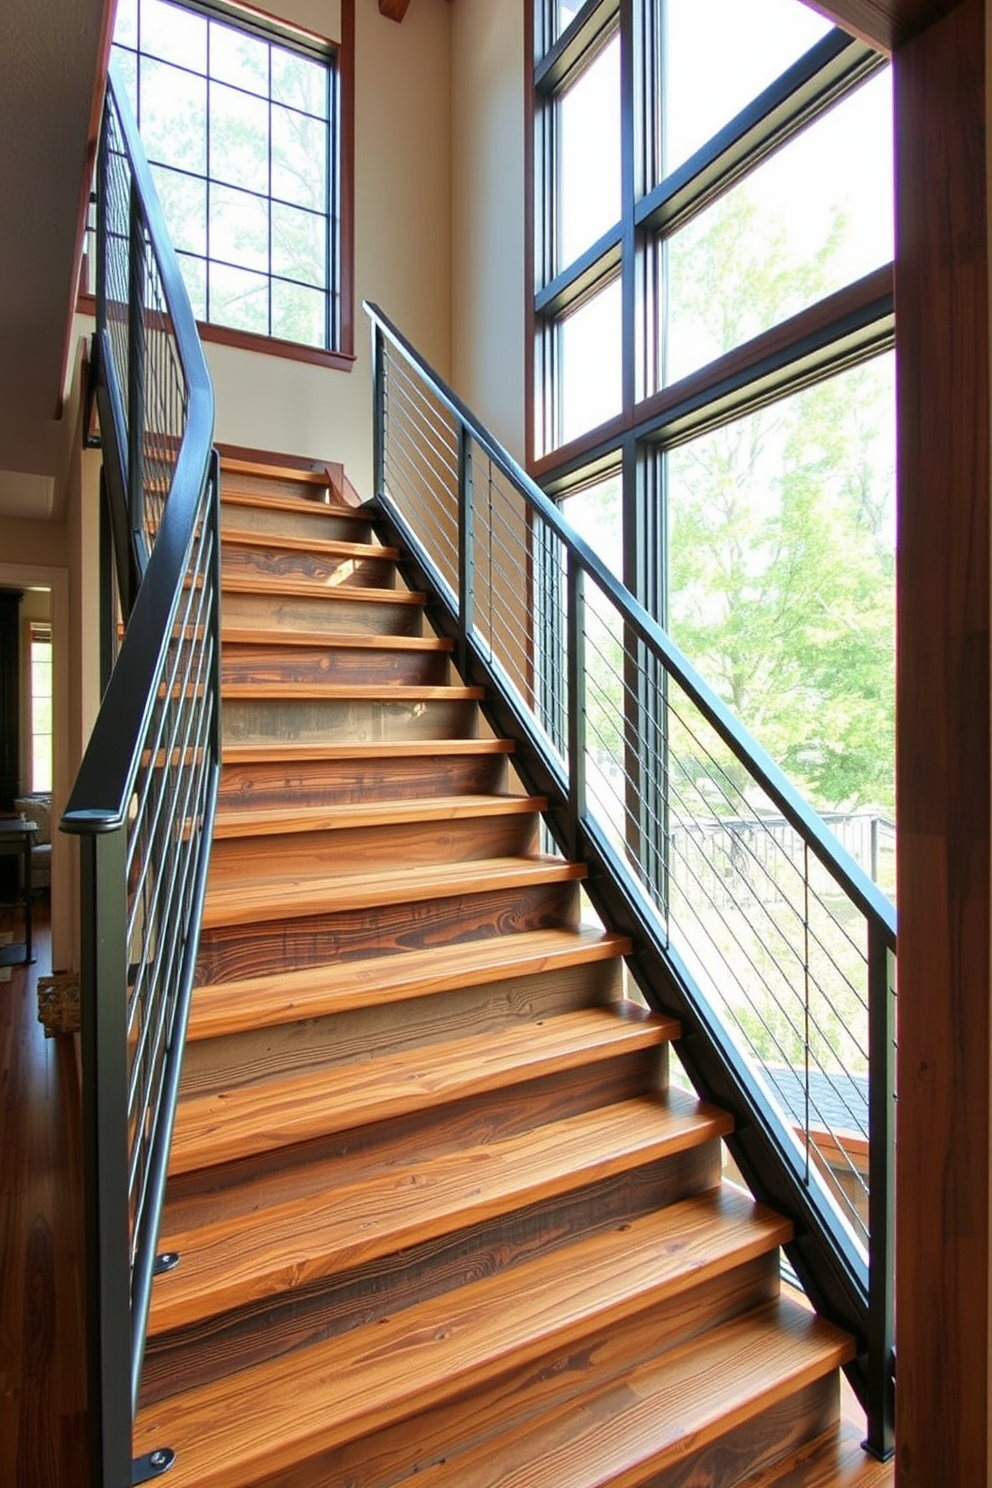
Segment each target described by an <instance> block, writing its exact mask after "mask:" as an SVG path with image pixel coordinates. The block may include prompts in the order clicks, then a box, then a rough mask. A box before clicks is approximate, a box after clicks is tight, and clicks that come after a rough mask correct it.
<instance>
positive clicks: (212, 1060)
mask: <svg viewBox="0 0 992 1488" xmlns="http://www.w3.org/2000/svg"><path fill="white" fill-rule="evenodd" d="M377 959H378V962H379V965H380V966H382V965H383V964H384V959H388V958H382V957H379V958H377ZM484 975H485V973H484V972H483V973H480V976H478V977H476V978H475V979H473V980H472V981H468V982H466V983H465V984H464V985H462V986H459V987H454V988H452V989H451V990H450V991H446V992H435V993H433V994H432V995H431V996H429V997H420V998H414V999H411V1000H409V1001H406V1002H396V1001H389V999H388V998H387V999H385V1000H384V1001H383V1002H381V1003H378V1002H367V1003H366V1004H365V1006H361V1005H358V1006H356V1007H354V1008H347V1009H339V1010H338V1011H336V1012H334V1013H330V1014H328V1015H326V1016H320V1017H314V1018H295V1019H292V1020H290V1021H287V1020H285V1019H283V1020H280V1021H279V1022H277V1023H269V1024H263V1025H262V1026H261V1027H258V1028H254V1027H252V1028H244V1029H243V1030H242V1031H241V1032H235V1031H231V1032H226V1033H224V1034H222V1035H220V1036H219V1037H216V1038H211V1039H208V1040H202V1039H197V1040H194V1041H192V1042H190V1043H189V1044H188V1045H187V1048H186V1058H185V1060H184V1062H183V1090H184V1091H185V1092H187V1093H188V1094H194V1093H196V1094H204V1093H205V1092H207V1091H209V1090H218V1089H223V1088H224V1087H225V1086H228V1085H232V1084H241V1083H245V1082H247V1081H250V1080H257V1079H270V1078H274V1077H276V1076H279V1077H282V1076H283V1075H289V1074H297V1073H303V1072H305V1071H308V1070H313V1069H316V1068H319V1067H324V1068H328V1069H329V1068H331V1067H333V1066H336V1065H340V1064H344V1063H347V1062H348V1061H349V1060H354V1059H364V1058H367V1057H368V1052H369V1050H370V1049H375V1050H376V1051H377V1052H378V1053H379V1054H394V1053H398V1052H399V1051H401V1050H404V1049H417V1048H420V1049H425V1050H430V1048H431V1046H432V1045H433V1044H435V1043H443V1042H445V1041H446V1040H448V1039H451V1038H459V1037H461V1036H462V1034H464V1032H465V1031H466V1030H467V1029H471V1030H472V1032H473V1033H474V1034H476V1035H479V1036H482V1035H485V1034H486V1033H489V1032H495V1031H496V1030H498V1029H501V1028H506V1027H509V1026H510V1025H512V1024H514V1023H526V1022H531V1023H535V1022H538V1021H540V1020H541V1019H544V1018H553V1017H557V1016H558V1014H560V1013H570V1012H575V1011H576V1010H577V1009H579V1008H589V1007H606V1006H609V1005H610V1004H612V1003H614V1002H618V1001H620V1000H621V999H622V988H623V980H622V973H621V968H620V965H619V964H618V963H617V962H616V961H593V962H590V963H588V964H586V965H578V966H566V967H563V968H561V969H559V970H546V971H541V972H537V973H536V974H534V975H531V976H524V977H516V978H512V979H508V980H503V981H496V982H493V983H489V982H486V981H485V980H484V979H483V978H484ZM662 1064H663V1061H659V1083H660V1081H661V1075H662Z"/></svg>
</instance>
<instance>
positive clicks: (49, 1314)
mask: <svg viewBox="0 0 992 1488" xmlns="http://www.w3.org/2000/svg"><path fill="white" fill-rule="evenodd" d="M0 926H2V927H3V928H10V929H15V926H14V924H13V917H8V915H7V912H6V911H0ZM35 932H36V935H37V952H38V960H37V961H36V962H35V963H34V965H32V966H27V967H21V966H15V967H13V968H12V975H11V980H10V982H9V983H7V984H5V985H3V986H2V987H0V1483H3V1484H4V1485H8V1484H9V1485H10V1488H86V1485H87V1483H88V1474H87V1468H86V1427H85V1379H84V1374H83V1366H82V1356H83V1349H84V1336H85V1335H84V1319H83V1297H82V1291H83V1276H82V1254H83V1215H82V1194H81V1188H80V1161H81V1156H80V1143H81V1138H80V1131H79V1092H78V1086H77V1080H76V1071H75V1060H74V1052H73V1046H72V1042H71V1040H69V1039H65V1038H59V1039H46V1038H45V1036H44V1032H43V1030H42V1027H41V1025H40V1024H39V1022H38V1018H37V981H38V975H39V973H41V972H47V971H49V970H50V969H51V949H50V945H51V942H50V935H49V926H48V907H47V904H45V903H43V902H42V901H39V902H38V903H37V904H36V906H35Z"/></svg>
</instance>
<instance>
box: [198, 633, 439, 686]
mask: <svg viewBox="0 0 992 1488" xmlns="http://www.w3.org/2000/svg"><path fill="white" fill-rule="evenodd" d="M383 639H384V640H390V641H392V640H396V641H400V642H401V643H404V644H400V645H369V644H365V645H358V646H355V645H349V644H348V638H347V637H345V636H334V637H332V638H331V639H330V641H328V640H326V639H325V638H323V637H317V638H314V637H310V636H306V634H305V633H304V634H303V635H301V634H300V633H299V632H295V633H294V635H293V636H292V637H286V636H279V638H278V639H275V640H273V641H256V640H252V641H245V640H241V639H240V638H239V637H238V636H237V635H235V634H226V635H225V636H224V639H223V649H222V651H221V669H222V676H223V680H224V681H225V682H228V683H230V682H242V683H263V682H284V683H288V682H303V683H307V682H320V681H327V682H348V681H354V682H356V683H360V684H366V685H368V684H372V683H375V684H377V685H379V686H381V687H396V686H408V687H410V686H413V687H440V686H443V685H444V684H445V683H446V682H448V681H450V680H451V679H450V675H449V672H450V664H449V651H448V649H447V648H446V647H444V646H441V645H432V644H431V643H430V640H429V639H428V638H426V637H425V638H423V641H422V642H421V637H419V636H389V637H384V638H383ZM434 639H436V637H435V638H434Z"/></svg>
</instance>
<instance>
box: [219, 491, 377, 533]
mask: <svg viewBox="0 0 992 1488" xmlns="http://www.w3.org/2000/svg"><path fill="white" fill-rule="evenodd" d="M220 530H221V540H222V541H223V540H224V536H225V533H228V534H229V533H230V532H232V531H239V532H255V533H259V534H271V535H272V537H273V538H274V539H275V540H276V541H278V539H279V538H280V537H283V536H285V537H298V538H304V539H310V538H312V539H313V541H314V542H351V543H367V542H370V541H371V539H372V524H371V522H369V521H368V520H367V519H361V518H358V517H357V516H354V515H352V514H351V513H350V512H347V511H345V512H342V511H341V509H340V507H338V506H337V504H336V503H324V502H321V501H314V500H312V499H311V500H307V499H305V498H302V497H301V498H299V499H298V500H297V502H296V509H295V510H293V511H287V510H286V509H285V508H284V507H281V506H278V505H276V504H267V503H266V501H265V498H264V496H259V495H257V494H256V495H255V496H254V497H251V496H249V494H248V493H242V492H233V491H225V490H223V489H222V490H221V504H220Z"/></svg>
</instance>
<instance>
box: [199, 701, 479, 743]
mask: <svg viewBox="0 0 992 1488" xmlns="http://www.w3.org/2000/svg"><path fill="white" fill-rule="evenodd" d="M221 711H222V719H223V730H224V739H225V742H229V743H231V744H272V745H275V746H277V747H278V745H279V744H281V743H284V742H293V743H298V744H306V743H317V742H319V741H322V740H323V741H328V742H332V743H333V742H334V741H335V740H342V741H344V740H349V741H350V740H355V739H357V740H377V739H389V740H393V741H397V740H402V739H444V738H447V737H448V736H449V735H451V734H455V735H458V736H460V737H468V738H471V737H474V735H475V731H476V728H477V717H476V704H475V703H474V702H473V701H471V700H466V701H454V702H449V701H447V700H443V699H439V698H429V699H425V700H422V701H420V700H418V701H409V702H401V701H397V702H392V701H390V700H388V699H386V700H379V699H368V700H366V699H357V700H354V701H351V700H346V699H329V700H323V699H319V698H316V699H314V698H302V699H299V700H294V699H292V698H260V699H240V698H225V699H224V700H223V703H222V710H221Z"/></svg>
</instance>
